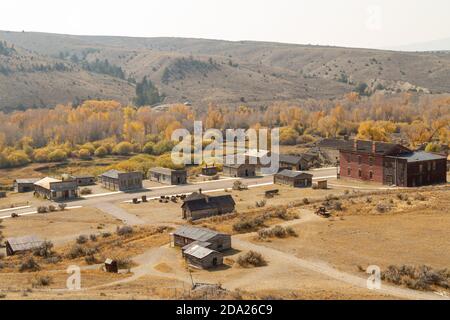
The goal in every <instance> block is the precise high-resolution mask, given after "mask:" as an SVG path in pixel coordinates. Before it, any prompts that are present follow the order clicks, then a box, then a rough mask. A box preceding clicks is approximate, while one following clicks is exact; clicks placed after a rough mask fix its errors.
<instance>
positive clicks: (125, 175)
mask: <svg viewBox="0 0 450 320" xmlns="http://www.w3.org/2000/svg"><path fill="white" fill-rule="evenodd" d="M142 177H143V174H142V172H138V171H135V172H123V171H118V170H109V171H107V172H105V173H103V174H102V175H100V176H99V181H100V183H101V185H102V186H103V187H104V188H106V189H109V190H113V191H116V190H118V191H130V190H139V189H142Z"/></svg>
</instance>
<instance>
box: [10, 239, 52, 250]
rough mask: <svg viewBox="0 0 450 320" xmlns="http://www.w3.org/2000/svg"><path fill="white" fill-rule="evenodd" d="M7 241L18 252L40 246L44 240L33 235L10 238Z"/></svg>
mask: <svg viewBox="0 0 450 320" xmlns="http://www.w3.org/2000/svg"><path fill="white" fill-rule="evenodd" d="M6 243H7V244H9V246H10V247H11V249H12V250H13V251H14V252H18V251H26V250H33V249H36V248H39V247H40V246H41V245H42V244H43V243H44V241H43V240H41V239H40V238H38V237H37V236H34V235H31V236H25V237H18V238H8V239H6Z"/></svg>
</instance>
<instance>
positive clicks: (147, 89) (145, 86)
mask: <svg viewBox="0 0 450 320" xmlns="http://www.w3.org/2000/svg"><path fill="white" fill-rule="evenodd" d="M162 100H163V97H162V96H161V95H160V94H159V91H158V88H156V87H155V85H154V84H153V83H152V81H151V80H149V79H147V77H144V78H143V79H142V81H141V82H139V83H137V84H136V97H135V98H134V99H133V102H134V104H135V105H136V106H138V107H141V106H151V105H154V104H157V103H160V102H161V101H162Z"/></svg>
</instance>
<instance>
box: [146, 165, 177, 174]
mask: <svg viewBox="0 0 450 320" xmlns="http://www.w3.org/2000/svg"><path fill="white" fill-rule="evenodd" d="M173 171H175V170H172V169H169V168H163V167H154V168H151V169H150V172H155V173H160V174H164V175H168V176H170V175H171V174H172V172H173Z"/></svg>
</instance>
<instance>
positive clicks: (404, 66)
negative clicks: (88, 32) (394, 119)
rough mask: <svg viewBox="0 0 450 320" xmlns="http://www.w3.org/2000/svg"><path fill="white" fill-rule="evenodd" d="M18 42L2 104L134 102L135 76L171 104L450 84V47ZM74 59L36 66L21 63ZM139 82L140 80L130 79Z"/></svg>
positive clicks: (0, 34)
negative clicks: (104, 64)
mask: <svg viewBox="0 0 450 320" xmlns="http://www.w3.org/2000/svg"><path fill="white" fill-rule="evenodd" d="M0 40H1V41H6V42H7V44H8V45H9V46H12V45H14V47H15V49H16V50H17V51H16V52H14V53H13V54H11V55H10V56H5V55H3V56H2V55H0V71H1V70H2V67H3V68H4V69H5V68H6V69H8V68H9V69H13V70H14V71H13V72H9V73H8V72H3V73H1V72H0V97H1V100H0V108H5V107H11V108H16V107H17V106H20V105H24V106H33V105H36V106H41V105H54V104H56V103H67V102H72V101H73V100H74V99H76V98H78V99H86V98H88V97H91V98H97V97H98V98H113V99H117V100H120V101H121V102H129V101H131V100H132V98H133V96H134V84H133V82H134V80H136V81H140V80H141V79H142V77H143V76H147V77H149V78H150V79H151V80H152V81H153V82H154V83H155V85H156V86H157V87H158V88H159V90H160V92H162V93H164V94H165V96H166V100H165V102H167V103H171V102H183V101H191V102H192V103H194V104H196V105H207V104H208V103H209V102H215V103H219V104H228V105H233V104H238V103H243V102H245V103H247V104H250V105H265V104H268V103H270V102H273V101H295V100H297V101H298V100H300V99H308V98H335V97H338V96H341V95H342V94H344V93H347V92H349V91H351V90H354V89H355V88H356V87H357V86H358V85H359V84H360V83H365V84H367V89H366V93H368V94H370V93H372V92H373V91H385V92H386V93H392V92H404V91H413V92H419V93H422V94H428V93H440V92H449V90H450V89H449V88H450V77H449V74H450V72H449V71H450V53H446V52H428V53H414V52H395V51H381V50H371V49H350V48H339V47H322V46H306V45H293V44H281V43H265V42H250V41H240V42H229V41H219V40H204V39H182V38H128V37H106V36H105V37H100V36H72V35H58V34H45V33H30V32H21V33H18V32H7V31H0ZM97 59H98V60H99V61H105V60H108V62H109V63H110V64H111V65H113V66H117V67H120V68H121V69H122V70H123V72H124V73H125V77H123V78H122V79H121V78H118V77H115V76H112V75H110V74H100V73H98V72H91V71H86V70H85V69H83V68H82V65H83V63H92V62H94V61H96V60H97ZM35 61H43V63H47V64H49V65H54V64H57V63H61V64H65V65H67V66H68V70H65V71H63V72H61V71H53V70H52V71H46V72H36V71H33V72H32V71H30V70H22V69H16V68H17V64H18V63H19V65H20V64H22V63H23V64H29V65H33V63H34V62H35ZM127 80H130V81H127Z"/></svg>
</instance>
